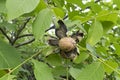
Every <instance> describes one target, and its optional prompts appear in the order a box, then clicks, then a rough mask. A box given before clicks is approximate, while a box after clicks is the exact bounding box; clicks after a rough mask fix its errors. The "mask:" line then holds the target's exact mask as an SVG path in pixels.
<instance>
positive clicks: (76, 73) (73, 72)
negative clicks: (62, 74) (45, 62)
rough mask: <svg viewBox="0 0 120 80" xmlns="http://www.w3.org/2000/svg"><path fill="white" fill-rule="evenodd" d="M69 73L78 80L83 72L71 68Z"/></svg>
mask: <svg viewBox="0 0 120 80" xmlns="http://www.w3.org/2000/svg"><path fill="white" fill-rule="evenodd" d="M69 73H70V75H71V76H72V77H73V78H74V79H76V78H77V77H78V76H79V75H80V73H81V70H80V69H77V68H73V67H71V68H70V69H69Z"/></svg>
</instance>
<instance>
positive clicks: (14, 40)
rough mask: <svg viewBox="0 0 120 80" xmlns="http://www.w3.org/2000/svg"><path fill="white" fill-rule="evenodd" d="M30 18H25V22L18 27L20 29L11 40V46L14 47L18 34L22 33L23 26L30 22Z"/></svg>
mask: <svg viewBox="0 0 120 80" xmlns="http://www.w3.org/2000/svg"><path fill="white" fill-rule="evenodd" d="M30 19H31V18H27V20H26V22H25V23H24V24H23V25H22V26H21V27H20V29H19V30H18V31H17V33H16V36H15V38H14V39H12V45H14V43H15V42H16V40H17V39H18V37H19V35H20V33H21V32H22V31H23V29H24V28H25V26H26V25H27V23H28V22H29V21H30Z"/></svg>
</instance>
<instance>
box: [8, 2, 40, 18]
mask: <svg viewBox="0 0 120 80" xmlns="http://www.w3.org/2000/svg"><path fill="white" fill-rule="evenodd" d="M39 1H40V0H7V2H6V7H7V11H8V13H7V16H8V20H12V19H14V18H17V17H19V16H21V15H23V14H24V13H29V12H31V11H33V10H34V9H35V8H36V7H37V5H38V4H39Z"/></svg>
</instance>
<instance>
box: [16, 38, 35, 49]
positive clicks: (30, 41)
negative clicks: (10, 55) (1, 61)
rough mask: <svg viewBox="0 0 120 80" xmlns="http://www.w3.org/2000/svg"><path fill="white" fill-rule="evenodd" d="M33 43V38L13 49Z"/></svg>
mask: <svg viewBox="0 0 120 80" xmlns="http://www.w3.org/2000/svg"><path fill="white" fill-rule="evenodd" d="M33 41H35V38H33V39H31V40H29V41H26V42H23V43H21V44H18V45H16V46H15V48H18V47H20V46H23V45H27V44H29V43H32V42H33Z"/></svg>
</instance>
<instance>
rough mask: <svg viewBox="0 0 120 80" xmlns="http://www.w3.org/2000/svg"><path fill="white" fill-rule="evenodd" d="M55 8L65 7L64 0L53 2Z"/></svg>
mask: <svg viewBox="0 0 120 80" xmlns="http://www.w3.org/2000/svg"><path fill="white" fill-rule="evenodd" d="M53 2H54V4H55V6H57V7H62V6H63V5H64V0H53Z"/></svg>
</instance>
